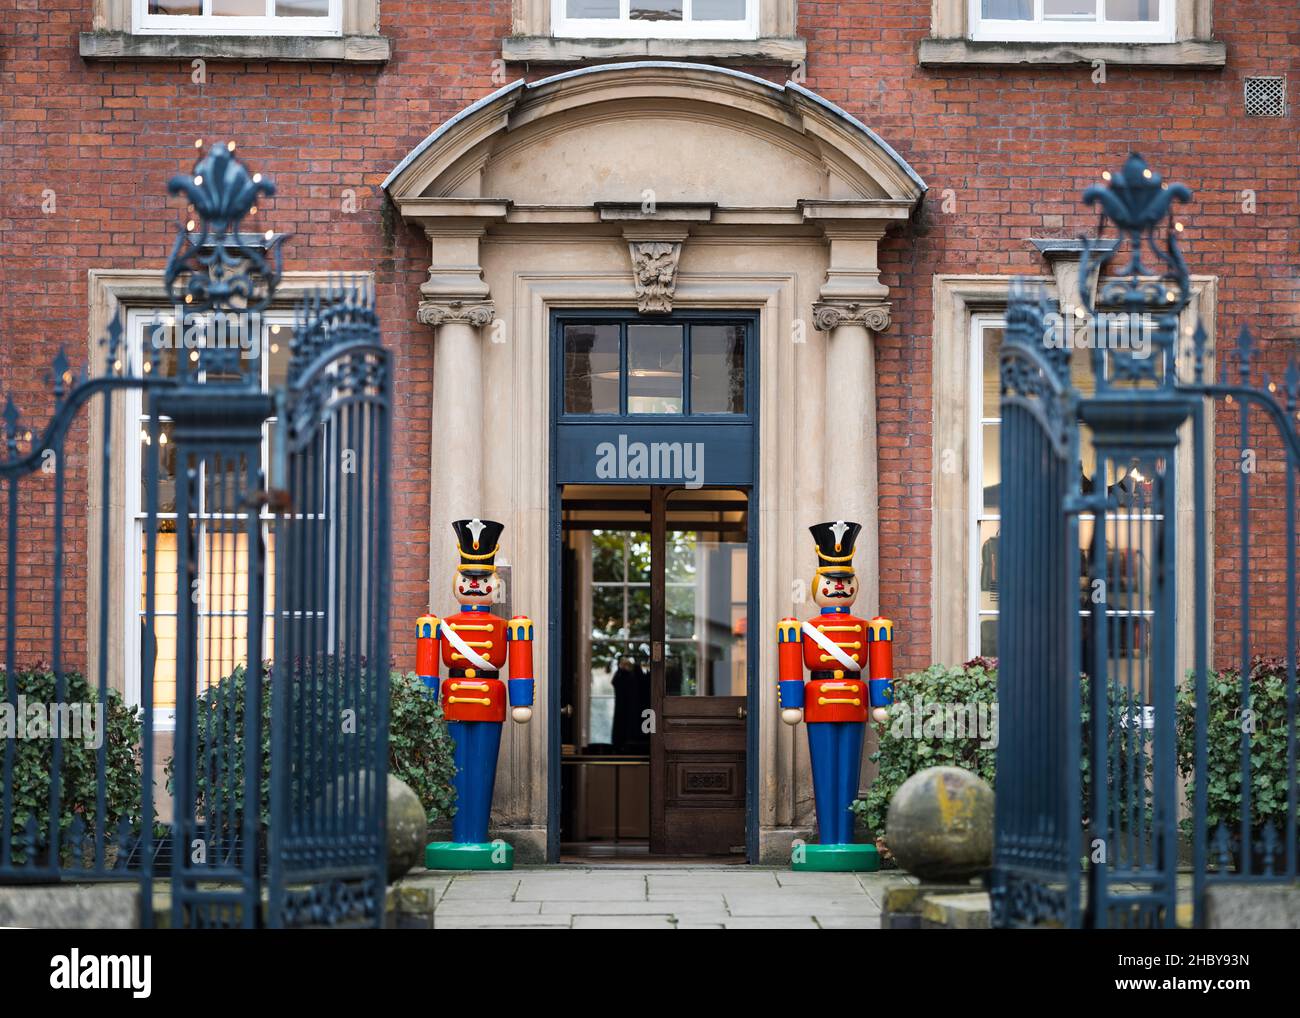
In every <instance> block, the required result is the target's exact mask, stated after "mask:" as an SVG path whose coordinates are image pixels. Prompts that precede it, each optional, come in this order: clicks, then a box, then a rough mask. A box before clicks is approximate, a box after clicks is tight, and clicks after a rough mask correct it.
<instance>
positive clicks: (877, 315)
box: [813, 301, 889, 332]
mask: <svg viewBox="0 0 1300 1018" xmlns="http://www.w3.org/2000/svg"><path fill="white" fill-rule="evenodd" d="M841 325H861V326H863V327H865V328H867V329H870V330H871V331H872V332H884V331H885V329H887V328H889V305H888V304H886V303H883V302H871V303H858V302H854V301H835V302H833V303H832V302H830V301H818V302H817V303H816V304H814V305H813V326H814V327H815V328H816V329H817V330H818V331H819V332H830V331H831V330H832V329H837V328H839V327H840V326H841Z"/></svg>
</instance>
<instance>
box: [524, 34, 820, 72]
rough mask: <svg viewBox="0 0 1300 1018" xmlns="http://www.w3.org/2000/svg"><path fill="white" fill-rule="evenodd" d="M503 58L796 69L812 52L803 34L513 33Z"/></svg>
mask: <svg viewBox="0 0 1300 1018" xmlns="http://www.w3.org/2000/svg"><path fill="white" fill-rule="evenodd" d="M501 55H502V57H503V58H504V59H505V60H507V61H509V62H511V63H532V64H580V63H582V62H584V61H587V60H595V61H608V60H706V61H709V62H711V63H722V64H725V63H734V64H782V65H785V66H787V67H792V66H794V65H795V64H798V63H801V62H802V61H803V60H804V59H805V58H806V57H807V56H808V44H807V43H806V42H805V41H804V40H803V39H797V38H765V39H557V38H554V37H553V36H538V35H512V36H508V37H507V38H505V39H504V40H502V46H501Z"/></svg>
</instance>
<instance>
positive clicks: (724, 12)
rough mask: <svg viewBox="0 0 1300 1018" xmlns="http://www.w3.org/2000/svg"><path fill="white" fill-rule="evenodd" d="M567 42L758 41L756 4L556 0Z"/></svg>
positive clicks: (555, 20)
mask: <svg viewBox="0 0 1300 1018" xmlns="http://www.w3.org/2000/svg"><path fill="white" fill-rule="evenodd" d="M553 4H554V6H553V7H552V11H551V24H552V26H553V27H552V30H553V33H554V34H555V35H557V36H562V37H567V38H604V39H632V38H658V39H663V38H680V39H754V38H757V36H758V0H553Z"/></svg>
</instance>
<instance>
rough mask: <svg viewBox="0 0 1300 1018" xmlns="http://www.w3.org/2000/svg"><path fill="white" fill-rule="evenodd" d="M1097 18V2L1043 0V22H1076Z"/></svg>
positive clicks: (1089, 0) (1087, 0) (1092, 0)
mask: <svg viewBox="0 0 1300 1018" xmlns="http://www.w3.org/2000/svg"><path fill="white" fill-rule="evenodd" d="M1081 18H1086V19H1087V20H1089V21H1094V20H1096V18H1097V0H1043V19H1044V20H1045V21H1055V20H1064V21H1077V20H1079V19H1081Z"/></svg>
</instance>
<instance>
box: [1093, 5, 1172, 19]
mask: <svg viewBox="0 0 1300 1018" xmlns="http://www.w3.org/2000/svg"><path fill="white" fill-rule="evenodd" d="M1106 20H1107V21H1159V20H1160V0H1106Z"/></svg>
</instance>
